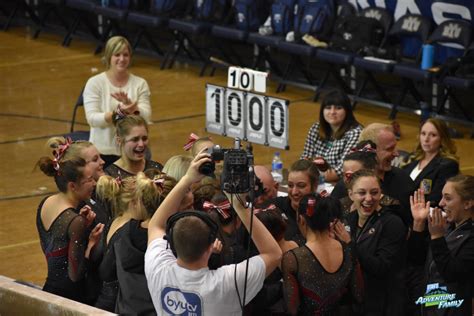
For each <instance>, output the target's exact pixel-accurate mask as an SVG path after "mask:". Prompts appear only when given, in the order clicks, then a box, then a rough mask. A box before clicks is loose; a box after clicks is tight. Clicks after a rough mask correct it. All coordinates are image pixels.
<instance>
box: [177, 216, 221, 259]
mask: <svg viewBox="0 0 474 316" xmlns="http://www.w3.org/2000/svg"><path fill="white" fill-rule="evenodd" d="M210 234H211V229H210V228H209V226H208V225H207V224H206V223H205V222H204V221H203V220H202V219H200V218H198V217H196V216H186V217H183V218H181V219H179V220H178V221H177V222H176V224H175V225H174V228H173V237H172V238H173V243H174V247H175V249H176V252H177V254H178V258H180V259H181V260H183V261H184V262H195V261H197V260H199V258H201V256H202V255H203V253H204V252H205V251H206V250H207V248H208V247H209V246H210V245H211V244H212V242H214V241H212V242H211V241H210V240H209V236H210Z"/></svg>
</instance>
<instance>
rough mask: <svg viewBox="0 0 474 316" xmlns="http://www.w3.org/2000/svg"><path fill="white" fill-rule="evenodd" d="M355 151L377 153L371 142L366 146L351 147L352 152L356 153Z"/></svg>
mask: <svg viewBox="0 0 474 316" xmlns="http://www.w3.org/2000/svg"><path fill="white" fill-rule="evenodd" d="M355 152H362V153H376V152H377V150H375V149H374V148H372V146H371V145H370V144H365V145H364V147H362V148H357V147H354V148H351V151H350V153H351V154H352V153H355Z"/></svg>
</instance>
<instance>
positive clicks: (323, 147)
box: [301, 122, 362, 177]
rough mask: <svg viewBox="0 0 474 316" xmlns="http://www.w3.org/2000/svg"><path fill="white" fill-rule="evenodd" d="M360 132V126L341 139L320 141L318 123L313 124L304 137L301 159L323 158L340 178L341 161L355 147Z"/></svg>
mask: <svg viewBox="0 0 474 316" xmlns="http://www.w3.org/2000/svg"><path fill="white" fill-rule="evenodd" d="M361 131H362V126H360V125H359V126H357V127H356V128H353V129H350V130H348V131H347V132H346V133H345V134H344V136H342V138H341V139H336V140H332V141H331V140H322V139H321V138H320V137H319V122H317V123H314V124H313V126H311V128H310V129H309V132H308V136H307V137H306V142H305V144H304V150H303V154H302V155H301V158H315V157H323V158H324V160H326V161H327V163H328V164H329V165H330V166H331V168H333V169H334V170H336V173H337V175H338V176H339V177H341V176H342V161H343V159H344V157H345V156H346V155H347V154H348V153H349V151H350V150H351V148H353V147H355V146H356V144H357V142H358V141H359V135H360V132H361Z"/></svg>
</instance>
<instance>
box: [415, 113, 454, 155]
mask: <svg viewBox="0 0 474 316" xmlns="http://www.w3.org/2000/svg"><path fill="white" fill-rule="evenodd" d="M426 123H431V124H433V126H434V127H435V128H436V130H437V131H438V134H439V138H440V141H441V144H440V148H439V156H440V157H443V158H448V159H452V160H454V161H459V158H458V156H456V151H457V149H456V145H455V144H454V141H453V140H452V139H451V137H449V131H448V126H447V125H446V123H445V122H444V121H442V120H440V119H437V118H429V119H427V120H426V121H424V122H423V123H422V124H421V125H420V133H421V129H422V128H423V126H425V124H426ZM420 133H418V143H417V145H416V148H415V151H414V153H413V155H412V159H413V160H421V159H423V158H425V152H424V151H423V149H422V148H421V143H420Z"/></svg>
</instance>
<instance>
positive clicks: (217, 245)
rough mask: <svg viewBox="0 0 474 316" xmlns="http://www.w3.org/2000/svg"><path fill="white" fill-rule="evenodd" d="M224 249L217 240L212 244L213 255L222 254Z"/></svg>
mask: <svg viewBox="0 0 474 316" xmlns="http://www.w3.org/2000/svg"><path fill="white" fill-rule="evenodd" d="M222 247H223V245H222V242H221V241H220V240H219V239H217V238H216V240H215V241H214V243H213V244H212V253H215V254H220V253H221V252H222Z"/></svg>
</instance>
